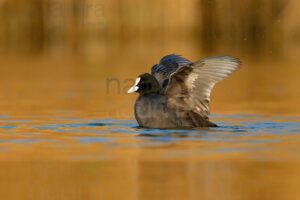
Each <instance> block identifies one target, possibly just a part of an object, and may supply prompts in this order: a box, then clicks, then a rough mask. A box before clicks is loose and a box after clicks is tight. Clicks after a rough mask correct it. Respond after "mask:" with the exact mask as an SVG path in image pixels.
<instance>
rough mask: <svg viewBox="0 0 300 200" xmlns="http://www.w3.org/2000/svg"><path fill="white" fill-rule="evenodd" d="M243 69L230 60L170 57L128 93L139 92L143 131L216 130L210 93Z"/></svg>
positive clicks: (138, 114)
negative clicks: (220, 83)
mask: <svg viewBox="0 0 300 200" xmlns="http://www.w3.org/2000/svg"><path fill="white" fill-rule="evenodd" d="M240 66H241V62H240V61H239V59H237V58H233V57H230V56H214V57H208V58H204V59H201V60H198V61H197V62H194V63H193V62H191V61H189V60H187V59H185V58H182V57H181V56H179V55H173V54H172V55H167V56H165V57H163V58H162V59H161V60H160V62H159V64H156V65H154V66H153V67H152V68H151V74H148V73H145V74H142V75H140V76H139V77H138V78H137V79H136V81H135V84H134V86H132V87H131V88H130V89H129V90H128V93H132V92H137V93H139V97H138V98H137V100H136V103H135V108H134V111H135V112H134V114H135V118H136V120H137V122H138V124H139V125H140V126H141V127H148V128H188V127H215V126H217V125H216V124H214V123H213V122H210V121H209V118H208V115H209V102H210V93H211V90H212V88H213V87H214V85H215V84H216V83H217V82H219V81H221V80H223V79H224V78H226V77H228V76H229V75H230V74H232V73H233V72H234V71H236V70H237V69H238V68H239V67H240Z"/></svg>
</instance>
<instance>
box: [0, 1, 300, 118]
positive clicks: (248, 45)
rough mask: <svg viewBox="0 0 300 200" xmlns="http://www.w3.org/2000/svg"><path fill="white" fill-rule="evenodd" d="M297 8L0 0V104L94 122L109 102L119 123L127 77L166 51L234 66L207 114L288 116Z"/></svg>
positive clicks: (293, 103)
mask: <svg viewBox="0 0 300 200" xmlns="http://www.w3.org/2000/svg"><path fill="white" fill-rule="evenodd" d="M299 7H300V4H299V3H298V1H296V0H288V1H284V0H255V1H253V0H247V1H243V2H240V1H237V0H230V1H216V0H192V1H189V2H186V1H183V0H176V1H170V0H164V1H151V2H148V1H135V0H130V1H126V2H125V1H106V0H100V1H98V0H97V1H94V0H28V1H20V0H9V1H8V0H2V1H0V10H1V11H0V15H1V19H0V21H1V23H0V41H1V45H0V54H1V55H0V58H1V59H0V64H1V68H0V70H1V73H0V76H1V88H0V89H1V90H2V91H1V96H2V99H0V100H1V101H0V102H1V103H0V106H1V105H2V107H4V108H8V107H11V108H12V109H13V108H16V110H17V111H18V110H20V109H19V108H22V109H21V110H22V112H24V111H25V110H26V109H28V110H29V111H30V112H32V110H35V109H39V110H40V111H42V110H45V109H47V108H50V110H51V109H61V107H63V108H64V109H66V110H68V109H72V110H78V111H81V112H85V111H86V110H87V109H88V110H90V111H91V112H95V115H98V116H99V115H100V116H103V115H104V113H105V112H107V111H105V110H107V102H109V103H115V106H116V107H117V108H116V109H117V110H119V112H121V111H120V110H122V109H123V108H122V107H124V109H123V110H125V111H124V112H125V113H126V114H123V115H121V114H118V113H116V115H118V116H119V117H126V116H128V115H131V114H132V104H133V102H134V99H135V96H129V95H125V94H124V91H125V90H126V89H128V86H129V85H130V84H132V79H135V77H137V75H139V74H141V73H144V72H147V71H148V72H149V70H150V67H151V66H152V65H153V64H155V63H157V62H159V59H160V58H161V57H163V56H165V55H167V54H171V53H174V54H179V55H182V56H184V57H186V58H188V59H190V60H192V61H196V60H198V59H200V58H202V57H205V56H214V55H231V56H234V57H238V58H240V59H241V60H242V62H243V68H242V70H240V71H239V72H238V73H236V74H234V75H233V76H232V77H230V78H229V79H228V80H225V81H224V82H223V83H222V84H218V85H217V86H216V88H215V90H214V91H213V94H212V106H211V107H212V108H211V109H212V111H213V112H217V113H218V112H219V113H225V112H234V113H274V114H277V113H285V114H297V113H299V111H300V108H299V105H298V102H299V100H300V94H299V87H298V86H299V74H300V73H299V67H298V65H299V62H300V60H299V59H298V57H299V56H298V54H299V42H300V24H299V23H298V21H299V20H298V19H299V17H300V16H299V12H298V11H297V10H298V8H299ZM111 79H117V81H118V83H117V81H115V82H114V81H112V82H109V80H111ZM128 79H129V80H128ZM120 96H121V97H122V98H120ZM20 98H22V101H18V100H19V99H20ZM49 100H51V101H49ZM12 102H14V103H13V105H11V104H12ZM129 104H130V105H131V106H129ZM18 105H21V107H18ZM78 105H80V106H78ZM70 106H71V107H70ZM37 107H38V108H37Z"/></svg>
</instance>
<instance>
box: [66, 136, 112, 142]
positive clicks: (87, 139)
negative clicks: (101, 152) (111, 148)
mask: <svg viewBox="0 0 300 200" xmlns="http://www.w3.org/2000/svg"><path fill="white" fill-rule="evenodd" d="M71 138H73V139H76V140H77V141H78V142H80V143H99V142H100V143H103V142H111V141H113V140H112V139H110V138H101V137H71Z"/></svg>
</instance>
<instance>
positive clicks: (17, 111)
mask: <svg viewBox="0 0 300 200" xmlns="http://www.w3.org/2000/svg"><path fill="white" fill-rule="evenodd" d="M146 53H147V52H146ZM160 53H161V54H163V53H164V52H159V53H157V55H156V54H153V55H151V56H149V58H140V57H138V58H137V57H136V56H133V55H136V54H138V52H136V53H135V54H132V56H131V57H130V54H126V56H127V57H125V56H122V55H121V53H120V56H119V57H118V59H113V55H109V56H110V57H109V58H110V59H109V60H102V61H101V60H100V59H99V60H96V61H95V63H91V62H87V61H86V60H84V59H81V57H75V56H73V57H72V56H65V57H63V58H62V57H55V56H54V57H32V56H23V57H21V56H20V57H18V59H14V57H13V56H6V57H5V58H3V59H1V66H5V67H2V68H1V69H0V70H1V71H0V72H1V73H0V86H1V87H0V90H1V92H0V94H1V97H0V114H1V118H0V129H1V134H0V169H1V170H0V174H1V175H0V177H1V179H0V196H1V199H26V200H27V199H64V200H65V199H230V200H232V199H272V200H273V199H299V198H300V192H299V189H298V185H299V184H300V181H299V180H300V173H299V171H300V162H299V161H300V157H299V152H300V129H299V125H300V118H299V112H300V109H299V104H298V102H299V100H300V95H299V83H300V82H299V78H298V77H299V67H298V63H297V62H296V61H295V60H297V59H294V60H293V58H285V60H283V61H279V60H278V59H276V58H274V59H273V60H272V59H265V60H259V61H253V60H252V61H251V60H249V59H248V60H247V57H246V55H241V59H242V61H243V67H242V69H241V70H239V71H238V72H236V73H235V74H234V75H233V76H231V77H230V78H228V79H227V80H225V81H223V82H222V83H220V84H218V85H217V86H216V87H215V89H214V91H213V94H212V104H211V113H212V115H211V119H212V121H214V122H216V123H217V124H219V125H220V126H221V127H220V128H210V129H208V128H205V129H199V130H153V129H141V128H138V126H137V123H136V121H135V119H134V118H133V116H132V115H133V103H134V100H135V98H136V95H127V94H125V93H124V91H125V90H126V89H127V88H128V86H129V85H130V84H131V82H132V80H133V79H135V77H136V76H137V75H138V74H140V73H143V72H145V71H147V70H149V69H150V66H151V64H153V63H155V62H157V61H158V59H159V57H160V56H161V54H160ZM159 54H160V55H159ZM197 54H198V55H197ZM128 56H129V57H128ZM189 56H190V57H189V58H190V59H191V60H196V59H198V58H200V57H201V54H200V53H199V52H198V53H197V52H192V53H189ZM112 78H115V79H116V80H117V81H116V80H115V81H112V82H109V81H108V80H111V79H112ZM127 79H129V80H127ZM118 81H119V84H120V91H119V88H118ZM123 90H124V91H123Z"/></svg>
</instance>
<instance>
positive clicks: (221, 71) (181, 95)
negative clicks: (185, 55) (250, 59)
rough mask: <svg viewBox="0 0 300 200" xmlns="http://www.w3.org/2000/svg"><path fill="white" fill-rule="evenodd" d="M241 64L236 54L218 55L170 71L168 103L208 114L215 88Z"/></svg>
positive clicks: (181, 108) (204, 115)
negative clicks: (232, 55) (235, 56)
mask: <svg viewBox="0 0 300 200" xmlns="http://www.w3.org/2000/svg"><path fill="white" fill-rule="evenodd" d="M240 65H241V62H240V61H239V60H238V59H236V58H233V57H229V56H215V57H209V58H204V59H201V60H199V61H197V62H195V63H192V64H188V65H186V66H183V67H181V68H179V69H177V70H176V71H175V72H173V73H172V74H171V75H170V80H169V84H168V86H167V88H166V96H167V97H168V105H169V106H170V107H172V108H175V109H180V110H186V111H193V112H196V113H197V114H199V115H201V116H202V117H207V116H208V114H209V102H210V93H211V90H212V88H213V87H214V85H215V84H216V83H217V82H219V81H221V80H223V79H225V78H226V77H228V76H229V75H230V74H232V73H233V72H234V71H236V70H237V69H238V68H239V67H240Z"/></svg>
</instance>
